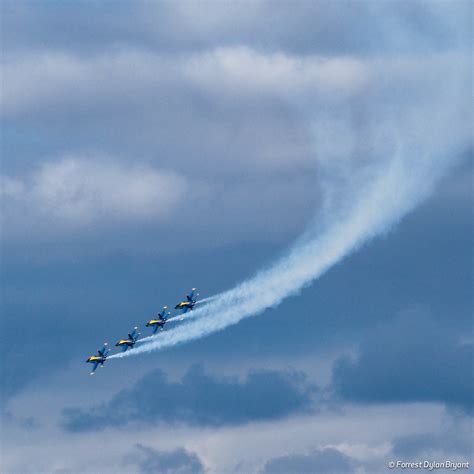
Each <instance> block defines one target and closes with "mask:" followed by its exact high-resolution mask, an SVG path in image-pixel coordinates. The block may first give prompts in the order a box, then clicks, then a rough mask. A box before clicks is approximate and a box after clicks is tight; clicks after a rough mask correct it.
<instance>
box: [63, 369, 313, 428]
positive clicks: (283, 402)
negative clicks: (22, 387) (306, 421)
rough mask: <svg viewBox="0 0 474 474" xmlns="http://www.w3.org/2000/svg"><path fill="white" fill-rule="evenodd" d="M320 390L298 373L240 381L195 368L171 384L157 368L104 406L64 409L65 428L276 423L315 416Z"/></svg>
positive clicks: (254, 375)
mask: <svg viewBox="0 0 474 474" xmlns="http://www.w3.org/2000/svg"><path fill="white" fill-rule="evenodd" d="M316 391H317V388H316V387H315V386H314V385H311V384H310V383H309V382H308V380H307V378H306V376H305V375H304V374H303V373H301V372H296V371H294V370H286V371H274V370H254V371H251V372H249V373H248V375H247V377H246V378H245V380H243V381H240V380H238V379H237V378H235V377H216V376H213V375H210V374H207V373H206V372H205V371H204V370H203V368H202V367H201V366H198V365H195V366H193V367H191V368H190V369H189V370H188V372H187V373H186V374H185V375H184V376H183V378H182V379H181V380H180V381H179V382H170V381H169V380H168V379H167V377H166V375H165V373H164V372H163V371H162V370H160V369H156V370H154V371H152V372H150V373H148V374H147V375H146V376H145V377H143V378H142V379H141V380H139V381H138V382H137V383H136V384H135V385H134V386H133V387H132V388H129V389H126V390H122V391H121V392H119V393H118V394H117V395H115V396H114V397H113V398H112V399H111V400H110V401H108V402H106V403H104V404H102V405H99V406H95V407H92V408H90V409H87V410H85V409H80V408H69V409H66V410H64V412H63V427H64V428H65V429H66V430H68V431H87V430H101V429H104V428H107V427H108V426H116V427H126V426H128V425H132V426H133V425H137V424H138V425H140V424H151V425H153V424H157V423H160V422H167V423H185V424H190V425H210V426H220V425H227V424H229V425H234V424H241V423H247V422H251V421H263V420H273V419H277V418H282V417H285V416H288V415H291V414H294V413H307V412H311V411H312V410H313V396H314V395H315V393H316Z"/></svg>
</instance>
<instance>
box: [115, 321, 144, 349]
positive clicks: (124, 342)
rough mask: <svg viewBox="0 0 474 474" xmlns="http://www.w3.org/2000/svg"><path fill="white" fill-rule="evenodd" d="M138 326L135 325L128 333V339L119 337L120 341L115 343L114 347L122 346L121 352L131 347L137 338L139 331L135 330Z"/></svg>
mask: <svg viewBox="0 0 474 474" xmlns="http://www.w3.org/2000/svg"><path fill="white" fill-rule="evenodd" d="M137 329H138V327H137V326H135V327H134V328H133V331H132V332H131V334H129V335H128V339H120V341H118V342H117V344H115V347H122V350H123V352H125V351H126V350H127V349H128V348H129V347H130V348H132V347H133V346H134V345H135V343H136V342H137V340H138V336H140V333H139V332H138V331H137Z"/></svg>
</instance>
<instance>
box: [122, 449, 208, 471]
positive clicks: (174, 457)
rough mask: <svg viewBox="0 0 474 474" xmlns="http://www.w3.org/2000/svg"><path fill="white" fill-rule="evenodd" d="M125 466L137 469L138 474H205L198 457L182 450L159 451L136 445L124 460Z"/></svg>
mask: <svg viewBox="0 0 474 474" xmlns="http://www.w3.org/2000/svg"><path fill="white" fill-rule="evenodd" d="M124 462H125V464H128V465H133V466H136V467H138V472H139V473H140V474H156V473H160V474H201V473H204V472H205V469H204V465H203V464H202V462H201V460H200V459H199V457H198V456H197V455H196V454H195V453H193V452H190V451H188V450H187V449H184V448H177V449H175V450H173V451H160V450H157V449H153V448H150V447H149V446H144V445H142V444H137V445H136V446H135V451H134V452H133V453H131V454H130V455H127V456H126V457H125V458H124Z"/></svg>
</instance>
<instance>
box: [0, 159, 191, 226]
mask: <svg viewBox="0 0 474 474" xmlns="http://www.w3.org/2000/svg"><path fill="white" fill-rule="evenodd" d="M186 188H187V183H186V180H185V179H184V178H183V177H181V176H178V175H176V174H175V173H172V172H165V171H158V170H155V169H152V168H150V167H147V166H140V165H138V166H137V165H136V166H125V165H121V164H120V163H117V162H114V161H107V160H93V159H89V160H85V159H81V158H64V159H61V160H60V161H55V162H45V163H43V164H42V165H41V166H40V167H39V169H37V170H36V171H35V172H33V173H32V175H31V176H30V177H28V178H27V179H25V180H21V179H13V178H9V177H5V176H3V177H1V181H0V195H1V196H2V197H3V198H4V199H5V200H6V202H7V205H6V208H7V209H6V210H7V212H8V211H9V210H10V211H11V210H12V209H17V208H18V207H23V209H24V211H25V212H27V213H29V214H30V217H31V216H33V217H34V218H36V219H38V218H41V217H42V218H46V219H52V220H54V221H55V222H58V221H59V222H62V223H68V224H78V225H80V224H87V223H90V222H96V223H97V222H99V221H100V220H102V219H106V220H107V219H110V220H112V221H113V220H116V221H117V220H119V221H120V220H123V219H124V220H128V219H136V218H139V219H140V218H151V217H152V218H154V219H160V218H161V219H162V218H164V217H166V216H169V215H170V214H172V213H173V211H174V209H175V208H176V206H177V205H178V204H179V202H180V200H181V199H182V198H183V197H184V195H185V193H186Z"/></svg>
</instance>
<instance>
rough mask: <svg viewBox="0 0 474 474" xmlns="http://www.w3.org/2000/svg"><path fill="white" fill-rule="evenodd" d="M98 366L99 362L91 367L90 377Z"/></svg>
mask: <svg viewBox="0 0 474 474" xmlns="http://www.w3.org/2000/svg"><path fill="white" fill-rule="evenodd" d="M98 365H99V362H94V367H92V370H91V375H94V372H95V371H96V369H97V366H98Z"/></svg>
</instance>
